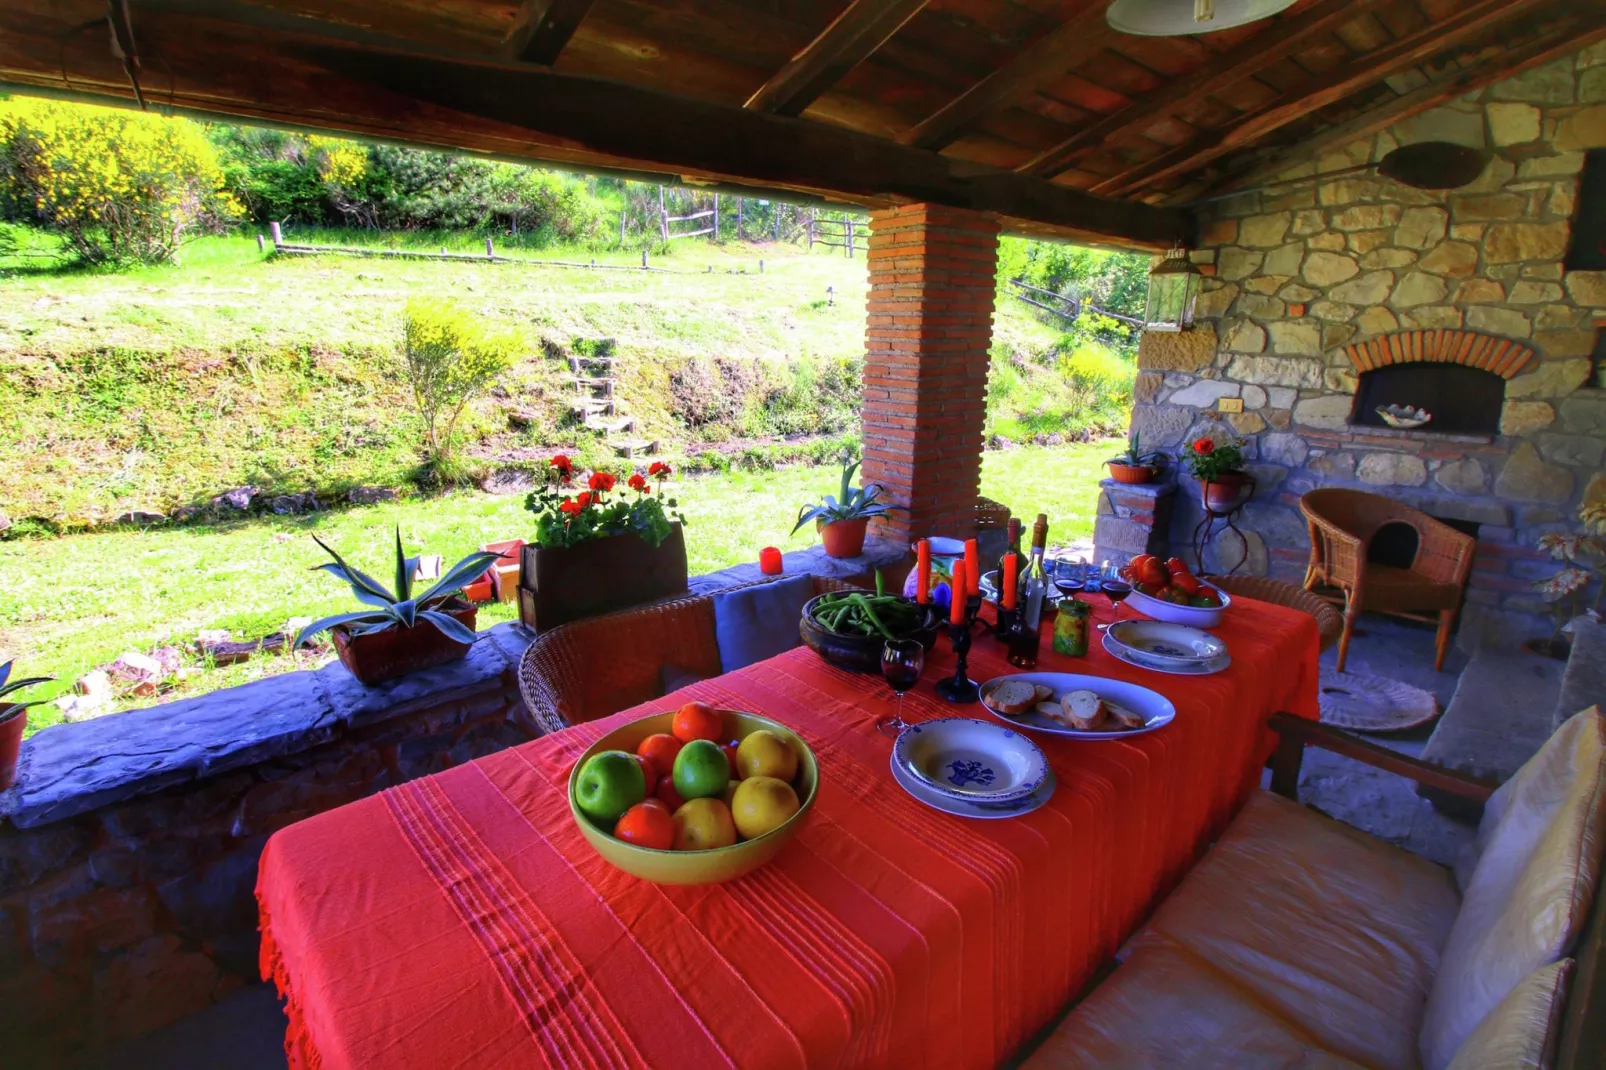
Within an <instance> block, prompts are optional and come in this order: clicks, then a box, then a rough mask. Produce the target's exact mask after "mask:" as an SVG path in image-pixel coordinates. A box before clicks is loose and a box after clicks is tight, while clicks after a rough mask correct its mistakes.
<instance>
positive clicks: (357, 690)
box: [0, 624, 530, 828]
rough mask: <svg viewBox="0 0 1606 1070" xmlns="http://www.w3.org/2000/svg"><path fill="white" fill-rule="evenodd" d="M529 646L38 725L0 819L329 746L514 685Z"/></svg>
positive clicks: (504, 640) (480, 648) (55, 815)
mask: <svg viewBox="0 0 1606 1070" xmlns="http://www.w3.org/2000/svg"><path fill="white" fill-rule="evenodd" d="M529 643H530V639H529V633H528V632H527V631H525V629H524V628H523V627H521V626H520V625H517V624H499V625H497V626H496V627H494V628H491V629H489V630H488V631H485V632H482V633H480V636H479V639H478V640H477V641H476V642H475V643H474V646H473V647H472V648H471V649H470V651H469V654H468V657H466V658H464V659H463V660H461V661H455V662H452V663H450V664H447V665H441V666H437V667H436V668H433V669H425V670H423V671H421V672H415V673H411V674H409V675H407V676H404V677H402V678H400V679H398V680H391V681H388V682H386V683H383V684H379V685H377V686H375V687H364V686H363V685H362V684H360V683H358V682H357V681H356V679H355V678H353V677H352V676H351V675H350V674H349V673H347V671H346V669H345V667H344V666H342V665H341V664H339V663H338V662H332V663H330V664H329V665H326V666H324V667H323V668H321V669H316V670H313V671H310V672H292V673H285V674H283V675H281V676H271V677H268V678H267V679H265V680H256V681H253V682H251V683H248V684H244V685H241V686H240V687H231V688H226V689H224V690H222V691H213V692H210V693H208V694H205V695H198V696H196V697H195V698H189V699H180V700H179V701H177V702H169V703H165V704H163V705H160V706H150V707H147V708H145V709H141V710H128V711H126V712H123V713H114V714H109V715H107V716H105V717H97V718H95V719H94V720H92V721H85V722H82V723H79V724H71V725H57V726H52V727H50V728H46V729H43V730H42V731H40V732H38V733H36V734H35V735H34V736H33V738H31V739H29V740H28V741H27V742H26V743H25V744H24V745H23V748H22V757H21V761H20V764H19V767H18V776H17V785H16V786H15V787H13V788H12V789H11V790H9V791H6V792H0V817H6V818H9V819H10V820H11V822H12V823H13V824H15V825H17V826H18V827H20V828H33V827H35V826H37V825H45V824H49V823H51V822H54V821H60V820H63V819H65V818H69V817H74V816H76V815H78V814H84V813H88V812H90V811H91V810H96V809H99V808H101V807H103V806H108V805H110V804H112V803H116V802H120V801H122V800H124V799H128V798H130V797H132V796H135V795H144V794H147V793H149V792H153V791H158V790H160V789H162V788H166V787H169V786H171V785H174V784H179V783H183V782H185V781H189V780H199V779H202V778H204V777H210V776H214V775H216V774H218V773H223V772H227V771H229V770H233V769H240V768H243V767H246V766H251V765H255V764H257V763H259V762H263V761H267V760H270V759H273V758H280V757H283V756H285V755H289V754H295V753H297V752H299V751H304V750H307V749H309V748H312V747H316V746H319V745H321V744H324V743H328V742H330V741H331V740H333V739H334V738H335V737H336V736H337V735H338V734H339V733H340V732H341V731H342V730H344V729H347V728H359V727H363V726H366V725H372V724H378V723H380V722H383V721H387V720H390V719H391V718H395V717H402V716H406V715H407V714H409V713H411V712H414V711H415V710H417V709H419V708H421V707H423V706H425V705H435V704H438V703H440V702H442V701H452V700H461V699H465V698H470V697H473V696H474V695H477V694H480V693H483V692H487V691H499V690H503V689H506V688H508V687H509V686H512V680H513V679H514V676H515V674H516V673H517V671H518V663H519V657H520V655H521V654H522V653H523V651H524V648H525V647H526V646H528V645H529Z"/></svg>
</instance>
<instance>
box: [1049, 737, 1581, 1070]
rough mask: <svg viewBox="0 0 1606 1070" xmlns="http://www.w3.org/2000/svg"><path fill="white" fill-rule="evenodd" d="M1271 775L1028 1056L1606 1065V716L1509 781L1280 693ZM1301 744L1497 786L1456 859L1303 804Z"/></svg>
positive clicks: (1214, 1063)
mask: <svg viewBox="0 0 1606 1070" xmlns="http://www.w3.org/2000/svg"><path fill="white" fill-rule="evenodd" d="M1272 728H1274V729H1275V730H1276V731H1277V732H1278V733H1279V737H1280V740H1279V746H1278V748H1277V751H1276V753H1275V755H1274V757H1273V772H1272V781H1271V786H1272V791H1271V792H1257V793H1256V794H1255V795H1254V796H1252V797H1251V799H1250V801H1249V803H1248V804H1247V805H1246V806H1245V807H1244V809H1243V811H1242V812H1241V813H1240V814H1239V815H1238V817H1237V818H1236V819H1235V820H1234V822H1233V824H1232V825H1231V827H1229V829H1228V830H1227V832H1226V833H1225V834H1224V835H1223V836H1222V838H1221V840H1220V841H1218V842H1217V843H1216V845H1215V846H1214V847H1212V848H1211V850H1210V851H1209V852H1208V853H1207V854H1206V855H1205V857H1204V858H1203V859H1202V860H1201V861H1200V863H1199V864H1198V865H1197V866H1195V867H1194V869H1193V870H1192V871H1191V872H1190V873H1189V874H1188V875H1187V877H1185V878H1184V880H1183V881H1182V883H1181V885H1180V886H1179V887H1178V888H1177V890H1176V891H1175V892H1173V893H1172V894H1171V895H1170V896H1169V897H1168V898H1167V899H1166V900H1165V901H1164V902H1163V903H1162V904H1161V905H1160V907H1159V909H1158V910H1156V911H1155V913H1154V915H1153V916H1152V917H1151V918H1150V920H1149V922H1148V923H1147V924H1146V925H1145V926H1144V927H1143V929H1142V930H1140V931H1139V932H1138V933H1137V935H1135V936H1134V937H1133V938H1132V939H1131V940H1130V941H1128V942H1127V944H1126V945H1125V946H1124V947H1123V948H1122V951H1121V953H1120V954H1119V955H1118V956H1117V958H1118V960H1119V964H1118V965H1117V966H1115V968H1114V969H1113V970H1112V971H1111V972H1109V973H1107V974H1106V975H1105V976H1104V977H1103V978H1102V979H1101V980H1100V982H1099V983H1098V984H1097V986H1096V987H1094V988H1093V989H1092V990H1091V991H1090V992H1089V993H1087V994H1086V995H1085V997H1084V998H1083V999H1082V1000H1081V1001H1080V1002H1079V1003H1078V1004H1076V1005H1075V1006H1074V1007H1073V1008H1072V1010H1071V1012H1070V1013H1069V1015H1068V1016H1067V1017H1066V1018H1065V1019H1064V1020H1063V1021H1062V1022H1060V1023H1059V1024H1058V1025H1057V1026H1056V1027H1055V1028H1054V1029H1053V1030H1052V1032H1051V1033H1050V1034H1049V1035H1048V1036H1047V1037H1046V1038H1045V1039H1043V1040H1042V1041H1041V1042H1040V1043H1038V1044H1035V1045H1034V1046H1033V1047H1032V1048H1031V1050H1029V1051H1028V1052H1027V1053H1026V1054H1025V1057H1024V1065H1025V1066H1027V1067H1031V1068H1043V1067H1094V1066H1097V1067H1139V1066H1143V1067H1172V1066H1175V1067H1189V1068H1194V1067H1198V1068H1208V1067H1223V1068H1226V1067H1231V1068H1233V1070H1253V1068H1259V1067H1266V1068H1272V1067H1296V1066H1297V1067H1346V1068H1353V1067H1386V1068H1390V1070H1393V1068H1407V1067H1409V1068H1415V1067H1426V1068H1427V1070H1446V1068H1450V1070H1471V1068H1490V1070H1493V1068H1497V1067H1498V1068H1502V1070H1504V1068H1507V1067H1513V1068H1514V1067H1552V1066H1555V1067H1562V1068H1566V1070H1573V1068H1583V1067H1599V1066H1602V1065H1603V1060H1606V1006H1603V1003H1606V982H1603V980H1602V970H1603V968H1606V910H1602V909H1599V907H1598V901H1599V897H1598V896H1597V894H1596V892H1597V890H1598V883H1599V876H1600V870H1601V868H1602V849H1603V844H1606V718H1603V717H1602V716H1601V714H1600V712H1599V710H1598V709H1595V708H1591V709H1588V710H1585V711H1584V712H1582V713H1579V714H1577V715H1576V716H1574V717H1572V718H1570V719H1569V720H1568V721H1567V722H1566V723H1564V724H1563V725H1562V726H1561V727H1560V728H1559V729H1558V730H1557V732H1556V733H1555V734H1554V735H1553V736H1552V737H1551V738H1550V740H1549V741H1548V742H1546V743H1545V745H1544V747H1543V748H1541V749H1540V751H1539V753H1537V754H1536V755H1534V757H1533V758H1532V759H1530V761H1529V762H1528V763H1527V764H1526V765H1524V766H1523V768H1522V769H1521V770H1519V771H1518V772H1517V774H1516V775H1515V776H1514V777H1512V779H1511V780H1510V781H1508V782H1507V783H1506V784H1505V785H1503V786H1501V787H1500V788H1499V789H1498V790H1497V789H1496V788H1495V786H1494V785H1493V784H1491V783H1489V782H1486V781H1483V780H1478V779H1475V778H1472V777H1468V776H1465V775H1463V774H1459V773H1455V772H1452V771H1449V770H1445V769H1441V768H1439V767H1436V766H1433V765H1430V764H1428V763H1425V762H1422V761H1419V760H1417V759H1414V758H1410V757H1407V756H1405V755H1402V754H1398V753H1396V752H1394V751H1391V750H1388V749H1386V748H1384V747H1379V746H1377V745H1376V744H1373V743H1370V742H1368V741H1366V740H1364V739H1362V738H1360V737H1358V736H1355V735H1352V734H1350V733H1347V732H1343V731H1340V730H1338V729H1335V728H1332V727H1330V726H1326V725H1321V724H1317V723H1313V722H1310V721H1306V720H1303V719H1301V718H1297V717H1292V716H1290V715H1288V714H1277V715H1275V716H1274V717H1273V718H1272ZM1307 746H1314V747H1322V748H1325V749H1328V750H1332V751H1334V752H1336V753H1339V754H1342V755H1345V756H1347V757H1350V758H1354V759H1356V760H1357V761H1361V762H1365V763H1367V764H1369V765H1373V766H1376V767H1378V768H1381V769H1385V770H1388V771H1390V772H1394V773H1398V774H1400V775H1402V776H1407V777H1411V778H1412V779H1414V780H1417V781H1419V782H1420V783H1423V784H1426V785H1430V786H1432V787H1434V788H1436V789H1438V790H1440V791H1444V792H1449V793H1452V794H1455V795H1457V796H1459V797H1461V798H1464V799H1467V800H1469V801H1471V802H1474V803H1477V804H1479V805H1485V804H1486V806H1485V810H1484V814H1483V819H1482V822H1481V824H1480V827H1479V836H1478V849H1477V852H1476V857H1474V858H1469V859H1468V860H1467V864H1466V865H1458V866H1457V871H1456V875H1455V876H1452V875H1451V873H1450V872H1449V871H1448V870H1445V869H1444V868H1443V867H1440V866H1437V865H1434V864H1433V863H1431V862H1428V861H1427V860H1425V859H1421V858H1417V857H1415V856H1413V855H1410V854H1408V853H1407V852H1405V851H1403V850H1400V849H1399V848H1397V847H1393V846H1391V845H1389V844H1387V843H1384V842H1383V841H1381V840H1379V839H1376V838H1375V837H1372V836H1368V835H1366V834H1364V833H1361V832H1358V831H1356V830H1355V829H1352V828H1349V827H1348V826H1345V825H1341V824H1339V823H1338V822H1336V821H1333V820H1332V819H1330V818H1328V817H1326V816H1325V815H1322V814H1319V813H1317V812H1315V811H1313V810H1310V809H1306V808H1303V807H1300V806H1299V805H1298V803H1297V802H1296V801H1293V800H1294V799H1295V789H1296V788H1297V786H1298V783H1299V768H1300V764H1301V761H1302V757H1303V754H1304V750H1305V748H1306V747H1307Z"/></svg>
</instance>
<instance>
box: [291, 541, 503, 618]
mask: <svg viewBox="0 0 1606 1070" xmlns="http://www.w3.org/2000/svg"><path fill="white" fill-rule="evenodd" d="M312 541H313V542H316V543H317V544H318V545H319V546H322V547H323V548H324V551H325V552H326V553H328V555H329V556H330V557H332V558H334V561H333V562H330V563H327V564H322V565H317V566H315V569H316V570H317V571H321V572H327V573H329V574H330V575H331V576H338V577H340V578H341V579H342V580H344V581H346V583H348V584H350V585H351V593H352V594H354V595H356V596H357V601H359V602H361V603H362V604H363V605H365V606H371V607H373V608H371V609H361V610H356V611H354V612H351V613H336V614H335V615H334V616H330V617H324V618H323V619H322V620H315V621H313V622H312V623H311V624H309V625H307V626H306V627H305V628H303V629H301V631H300V632H298V633H297V634H296V641H295V643H294V645H295V646H297V647H299V646H300V645H301V644H302V643H305V642H306V641H307V640H308V639H310V638H311V637H313V636H314V635H317V634H318V633H319V632H323V631H328V630H329V629H330V628H334V627H336V626H340V625H344V626H345V628H346V629H347V630H348V631H349V632H350V633H351V634H352V635H366V634H368V633H369V632H379V631H384V630H385V629H386V628H412V627H415V626H416V625H417V624H418V622H419V621H421V620H427V621H429V622H430V623H431V624H433V625H435V627H437V628H439V629H440V630H441V631H442V632H443V633H445V634H446V636H447V637H449V638H451V639H455V640H457V641H458V642H459V643H472V642H473V641H474V633H473V632H471V631H469V630H468V629H467V628H465V627H464V626H463V625H462V624H460V623H459V622H458V621H457V620H456V619H454V618H453V617H451V616H450V615H448V614H446V613H443V612H441V610H440V609H439V608H438V607H440V606H441V605H442V604H443V603H445V602H446V601H447V600H448V599H450V598H451V597H452V596H453V595H455V594H457V592H459V591H461V590H462V589H463V588H464V587H465V586H466V585H468V584H470V583H472V582H474V580H476V579H477V578H479V576H480V575H481V573H483V572H484V571H485V570H486V569H487V568H490V567H491V563H492V562H494V561H496V560H497V558H498V557H499V556H500V555H499V554H494V553H490V552H488V551H485V550H480V551H478V552H476V553H472V554H469V555H468V556H467V557H465V558H463V560H461V561H459V562H458V563H457V564H455V565H453V566H452V567H451V568H449V569H447V570H446V571H445V572H443V573H442V574H441V578H440V579H438V580H436V581H435V583H434V584H433V585H432V586H431V587H430V588H429V589H428V590H426V591H425V592H424V593H423V594H421V595H418V596H417V597H414V595H413V573H414V572H416V571H417V570H418V558H416V557H408V556H407V552H406V551H405V550H403V549H402V541H401V529H400V528H398V529H397V530H396V589H395V591H394V592H393V591H391V590H389V589H387V588H386V587H385V586H384V585H383V584H381V583H380V582H379V581H378V580H376V579H374V578H373V577H372V576H370V575H368V574H367V573H366V572H364V571H362V570H361V569H358V568H353V567H352V566H350V565H348V564H346V561H345V559H344V558H342V557H341V556H340V555H339V554H337V553H336V552H335V551H334V550H333V549H332V548H331V547H330V546H329V545H328V544H327V543H325V542H324V541H323V540H322V539H320V538H318V536H316V535H314V536H313V537H312Z"/></svg>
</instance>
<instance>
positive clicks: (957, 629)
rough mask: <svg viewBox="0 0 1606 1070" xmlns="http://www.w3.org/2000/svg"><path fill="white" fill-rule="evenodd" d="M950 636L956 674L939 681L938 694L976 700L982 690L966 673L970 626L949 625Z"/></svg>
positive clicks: (962, 700) (968, 700) (952, 700)
mask: <svg viewBox="0 0 1606 1070" xmlns="http://www.w3.org/2000/svg"><path fill="white" fill-rule="evenodd" d="M977 601H980V599H977ZM948 638H949V640H950V641H951V642H952V643H953V649H954V659H955V661H954V675H953V678H952V679H949V680H938V681H937V685H936V687H937V694H939V695H941V696H942V697H943V698H944V699H946V700H948V701H949V702H975V701H976V699H978V698H979V697H980V696H981V692H980V690H979V689H978V688H977V687H976V682H975V681H974V680H972V679H971V678H970V677H968V676H966V675H965V656H966V655H967V654H969V653H970V626H969V625H968V624H950V625H948Z"/></svg>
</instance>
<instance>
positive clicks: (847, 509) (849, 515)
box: [792, 453, 901, 533]
mask: <svg viewBox="0 0 1606 1070" xmlns="http://www.w3.org/2000/svg"><path fill="white" fill-rule="evenodd" d="M849 462H851V463H849ZM859 464H860V462H859V461H856V460H854V459H853V455H852V454H851V453H844V454H843V455H842V489H841V493H840V495H839V496H837V497H834V498H833V497H832V496H831V495H829V494H827V495H826V496H825V497H824V498H822V499H821V500H820V504H818V505H805V506H804V507H803V508H802V510H801V511H800V512H799V513H798V514H797V523H796V524H794V525H792V531H793V532H794V533H796V531H797V529H798V528H801V527H802V526H803V525H804V524H807V523H808V522H809V521H810V520H818V521H821V522H823V523H826V524H829V523H831V522H832V521H834V520H863V519H868V518H870V517H872V516H885V515H886V513H887V511H888V510H890V509H898V508H901V507H900V506H896V505H883V504H882V503H881V502H878V501H876V499H877V498H878V497H880V495H881V488H880V487H879V486H877V485H876V484H874V483H872V484H870V486H868V487H855V486H854V485H853V475H854V473H855V472H857V471H858V470H859Z"/></svg>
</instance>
